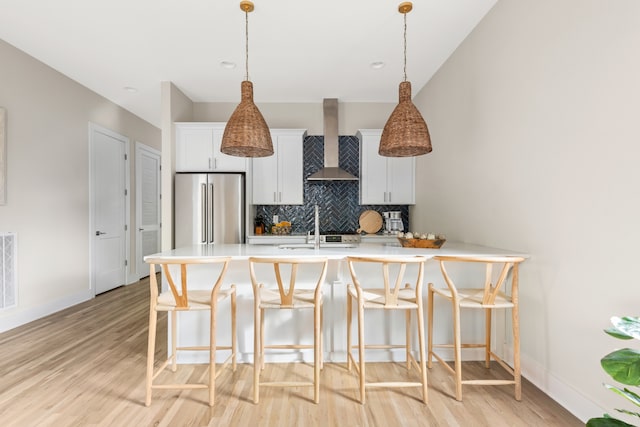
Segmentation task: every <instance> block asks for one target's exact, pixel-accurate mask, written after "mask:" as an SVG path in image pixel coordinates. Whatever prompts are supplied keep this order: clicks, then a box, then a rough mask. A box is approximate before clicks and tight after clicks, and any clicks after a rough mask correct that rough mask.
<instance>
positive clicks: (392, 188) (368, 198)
mask: <svg viewBox="0 0 640 427" xmlns="http://www.w3.org/2000/svg"><path fill="white" fill-rule="evenodd" d="M381 135H382V130H381V129H361V130H359V131H358V133H357V137H358V140H359V141H360V204H361V205H413V204H415V202H416V194H415V179H416V178H415V168H416V160H415V157H383V156H381V155H379V154H378V146H379V144H380V136H381Z"/></svg>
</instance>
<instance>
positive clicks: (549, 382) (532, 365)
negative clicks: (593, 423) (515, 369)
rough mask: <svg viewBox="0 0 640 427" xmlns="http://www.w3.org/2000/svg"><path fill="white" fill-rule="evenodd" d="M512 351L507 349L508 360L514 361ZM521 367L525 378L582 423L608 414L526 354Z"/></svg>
mask: <svg viewBox="0 0 640 427" xmlns="http://www.w3.org/2000/svg"><path fill="white" fill-rule="evenodd" d="M510 350H511V349H506V351H505V353H507V360H513V352H512V351H510ZM520 366H521V369H522V376H523V377H524V378H526V379H527V380H528V381H530V382H531V383H532V384H533V385H535V386H536V387H538V388H539V389H540V390H542V391H543V392H544V393H545V394H546V395H547V396H549V397H550V398H552V399H553V400H555V401H556V402H558V403H559V404H560V405H562V406H563V407H564V408H565V409H566V410H567V411H569V412H571V413H572V414H573V415H575V416H576V417H577V418H579V419H580V421H582V422H584V423H586V422H587V420H589V419H590V418H593V417H600V416H602V414H604V413H606V412H607V411H606V410H605V409H603V408H601V407H600V406H598V405H597V404H596V403H594V402H593V401H592V400H590V399H588V398H587V397H586V396H584V395H583V394H582V393H580V392H579V391H578V390H576V389H575V388H573V387H571V386H570V385H568V384H567V383H565V382H563V381H562V380H561V379H559V378H558V377H556V376H555V375H553V374H552V373H550V372H549V371H548V370H547V369H545V367H544V366H542V365H541V364H539V363H538V362H536V361H534V360H533V359H531V358H529V357H527V356H526V355H524V354H522V355H521V356H520Z"/></svg>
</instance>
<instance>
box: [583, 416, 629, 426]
mask: <svg viewBox="0 0 640 427" xmlns="http://www.w3.org/2000/svg"><path fill="white" fill-rule="evenodd" d="M620 426H631V427H633V424H627V423H625V422H624V421H620V420H618V419H615V418H609V417H602V418H591V419H590V420H589V421H587V427H620Z"/></svg>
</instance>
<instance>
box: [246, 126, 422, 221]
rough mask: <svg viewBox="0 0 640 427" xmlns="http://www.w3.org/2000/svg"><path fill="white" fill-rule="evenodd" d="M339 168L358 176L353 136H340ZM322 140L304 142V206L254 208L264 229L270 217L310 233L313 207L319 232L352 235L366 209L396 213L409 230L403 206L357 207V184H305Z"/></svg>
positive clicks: (320, 158)
mask: <svg viewBox="0 0 640 427" xmlns="http://www.w3.org/2000/svg"><path fill="white" fill-rule="evenodd" d="M339 143H340V155H339V157H340V167H341V168H342V169H344V170H346V171H347V172H349V173H351V174H353V175H355V176H357V177H359V176H360V170H359V169H360V163H359V145H358V138H356V137H355V136H341V137H339ZM323 157H324V137H323V136H307V137H306V138H305V140H304V147H303V161H304V169H303V176H304V190H303V191H304V204H303V205H280V206H273V205H257V206H256V216H261V217H262V218H263V220H264V222H265V224H266V225H267V226H270V225H271V222H272V218H273V215H278V217H279V220H280V221H284V220H286V221H291V225H292V232H293V233H306V232H307V231H309V230H313V221H314V205H315V204H317V205H318V207H319V208H320V230H321V231H337V232H353V231H355V230H356V229H357V228H358V219H359V218H360V214H361V213H362V212H363V211H365V210H368V209H372V210H375V211H378V212H380V214H381V215H382V212H385V211H400V212H402V221H403V223H404V228H405V230H409V229H410V228H409V225H410V224H409V206H407V205H360V204H359V202H360V196H359V191H360V187H359V182H358V181H307V177H308V176H309V175H311V174H312V173H314V172H316V171H317V170H318V169H320V168H322V166H323V164H324V159H323Z"/></svg>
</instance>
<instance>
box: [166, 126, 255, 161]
mask: <svg viewBox="0 0 640 427" xmlns="http://www.w3.org/2000/svg"><path fill="white" fill-rule="evenodd" d="M225 126H226V124H225V123H220V122H212V123H176V171H177V172H246V170H247V159H246V158H245V157H235V156H228V155H226V154H222V153H221V152H220V145H221V144H222V135H223V134H224V128H225Z"/></svg>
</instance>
